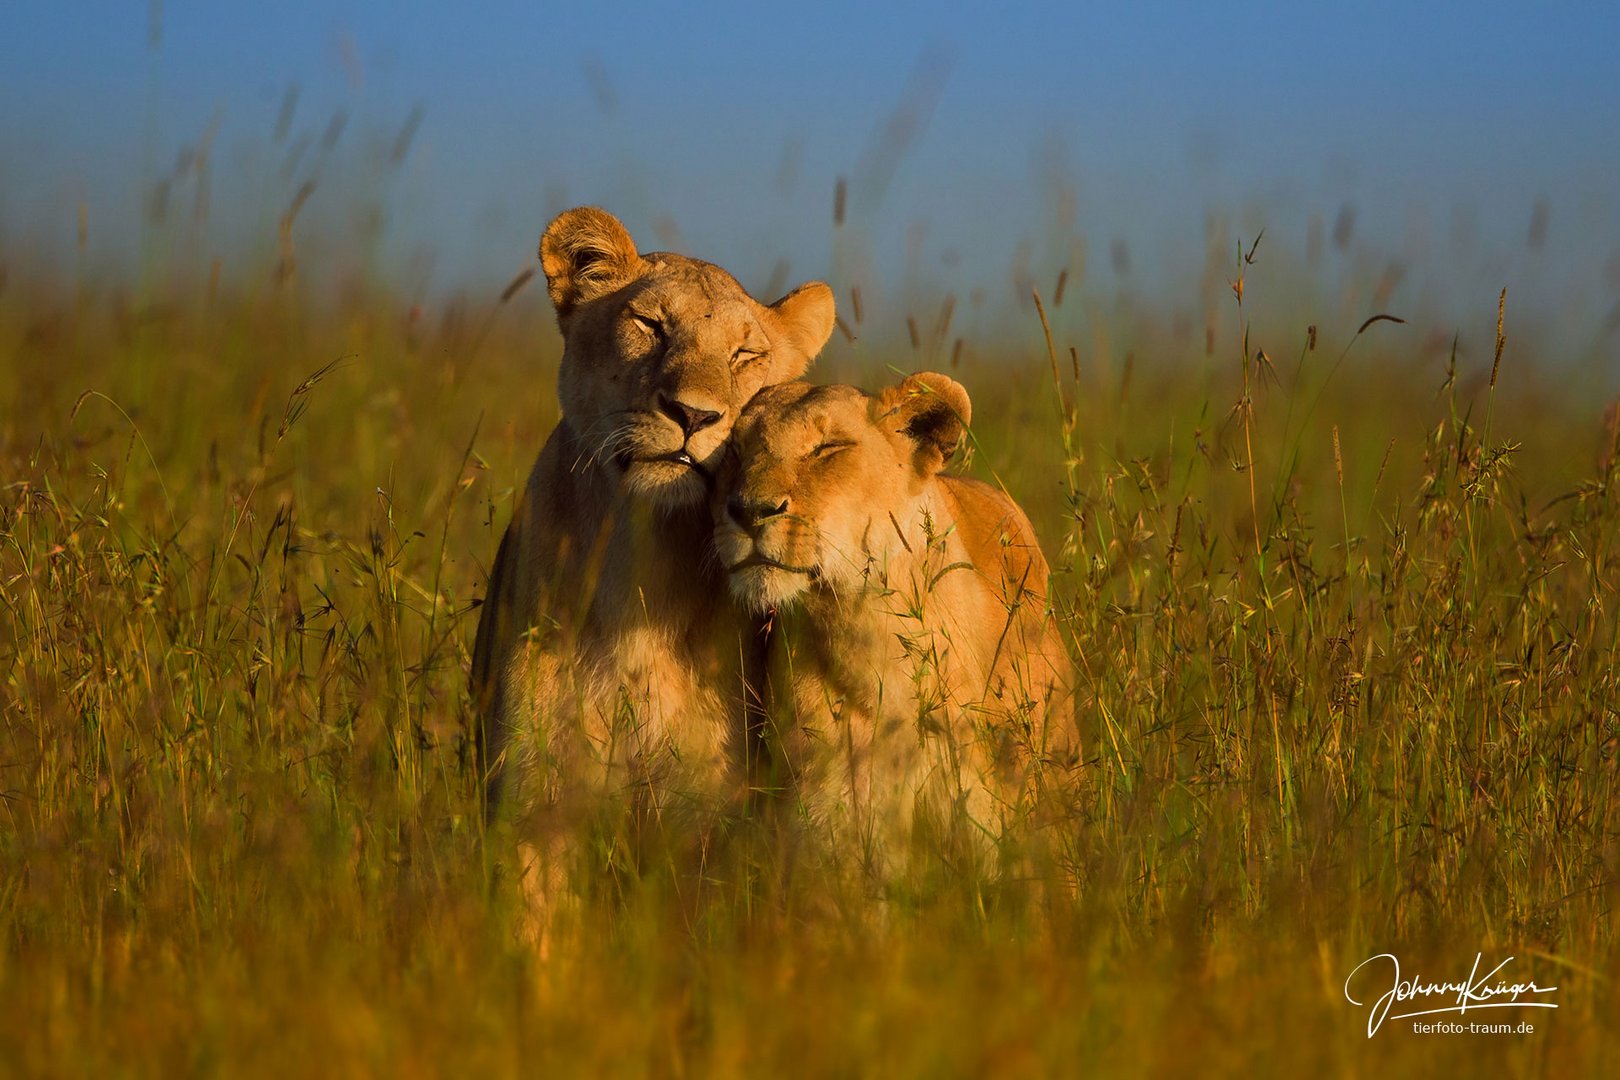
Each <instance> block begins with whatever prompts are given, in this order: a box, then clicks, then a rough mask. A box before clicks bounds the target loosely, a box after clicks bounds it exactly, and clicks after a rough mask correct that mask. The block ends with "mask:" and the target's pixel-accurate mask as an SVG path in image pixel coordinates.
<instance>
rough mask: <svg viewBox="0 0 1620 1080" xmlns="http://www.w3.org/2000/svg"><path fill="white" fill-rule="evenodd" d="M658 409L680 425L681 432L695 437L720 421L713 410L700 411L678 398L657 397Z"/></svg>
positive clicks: (661, 395)
mask: <svg viewBox="0 0 1620 1080" xmlns="http://www.w3.org/2000/svg"><path fill="white" fill-rule="evenodd" d="M658 408H659V409H661V410H662V411H663V413H664V415H665V416H667V417H669V418H670V419H671V420H673V421H675V422H676V423H677V424H679V425H681V430H682V431H684V432H686V434H687V435H695V434H697V433H698V432H699V431H702V430H703V429H704V428H706V427H708V426H709V425H710V424H712V423H714V422H715V421H716V420H718V419H720V414H719V413H717V412H715V411H714V410H713V409H700V408H698V407H697V406H696V405H688V404H687V403H686V402H684V401H681V400H680V399H679V398H672V397H668V396H666V395H664V394H659V395H658Z"/></svg>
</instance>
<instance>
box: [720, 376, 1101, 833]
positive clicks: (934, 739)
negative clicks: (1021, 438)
mask: <svg viewBox="0 0 1620 1080" xmlns="http://www.w3.org/2000/svg"><path fill="white" fill-rule="evenodd" d="M969 409H970V403H969V401H968V396H967V393H966V392H965V391H964V390H963V389H962V387H961V386H960V385H959V384H957V383H956V382H955V381H953V380H951V379H949V378H947V377H945V376H944V375H938V374H934V373H927V372H925V373H922V374H919V375H913V376H910V377H908V378H907V379H905V380H904V381H903V382H902V383H900V385H898V386H895V387H891V388H889V389H887V390H885V391H883V392H882V393H881V394H879V395H878V396H876V397H872V396H869V395H867V394H865V393H863V392H862V391H860V390H857V389H855V388H853V387H848V386H811V385H808V384H806V383H801V382H795V383H788V384H785V385H781V386H776V387H771V388H769V389H767V390H765V391H762V392H761V393H760V394H759V395H758V396H757V397H756V398H755V399H754V400H753V402H752V403H751V404H750V405H749V407H748V408H747V409H746V410H745V411H744V413H743V415H742V418H741V419H740V420H739V421H738V424H737V427H736V430H735V431H734V433H733V446H734V448H735V454H734V455H733V457H732V459H731V460H730V462H729V464H728V469H727V473H726V475H725V476H724V478H723V480H722V483H721V484H720V485H719V487H718V489H717V494H716V497H715V500H714V512H715V544H716V551H717V553H718V554H719V556H720V559H721V562H722V563H723V564H724V565H725V567H726V569H727V571H728V573H729V576H730V587H731V591H732V594H733V596H735V597H736V599H737V600H738V602H739V603H740V604H742V605H743V606H744V607H745V608H747V609H750V610H753V611H758V612H761V613H770V614H771V615H772V617H773V625H772V644H771V655H770V662H769V663H770V668H769V670H770V676H769V698H770V700H769V704H768V708H767V714H766V722H765V723H764V725H763V733H764V735H765V741H766V746H767V747H768V748H769V751H770V754H769V758H770V760H772V763H773V765H774V766H775V767H776V768H777V769H778V775H777V777H776V778H775V781H774V782H775V783H779V784H782V785H783V786H786V787H787V788H788V789H789V790H790V792H791V794H792V795H793V796H794V797H796V799H797V800H798V802H799V804H800V805H801V806H802V807H803V809H804V810H805V811H806V812H807V814H808V816H809V817H810V819H811V821H812V822H815V823H817V824H818V825H820V826H824V827H828V828H831V829H832V830H834V832H835V834H837V835H838V836H840V837H841V838H843V839H844V840H847V839H849V838H851V837H853V838H854V839H856V840H861V839H863V838H869V839H871V840H872V841H874V844H873V847H872V849H871V852H870V853H871V854H873V855H874V856H875V859H876V861H877V862H879V863H881V862H882V861H883V860H884V859H885V858H886V857H887V856H889V855H891V854H893V853H894V852H893V848H894V845H895V843H896V842H898V841H900V840H902V839H903V838H904V837H905V836H906V835H907V834H909V833H910V832H911V827H912V823H913V818H914V811H915V810H916V809H917V808H919V807H926V808H928V810H929V812H930V815H931V817H930V820H932V821H936V822H941V823H945V824H947V825H948V826H952V827H955V826H962V825H966V826H967V827H968V830H969V831H970V832H974V833H977V834H978V835H979V836H980V837H985V836H993V835H995V833H996V829H997V826H998V818H999V816H1000V812H1001V809H1002V807H1003V806H1004V805H1005V804H1007V803H1008V802H1011V801H1014V800H1016V799H1017V797H1018V791H1019V789H1020V787H1021V786H1022V784H1023V783H1024V781H1025V779H1026V778H1027V777H1028V775H1029V773H1030V766H1031V765H1032V764H1033V763H1034V762H1035V761H1036V760H1037V759H1039V758H1043V757H1045V758H1050V757H1053V756H1057V757H1064V756H1066V755H1067V754H1068V753H1069V752H1070V747H1071V745H1072V742H1071V738H1070V733H1071V731H1072V724H1070V723H1069V722H1067V721H1059V720H1058V716H1059V714H1060V713H1062V712H1063V706H1064V704H1066V692H1067V688H1068V685H1069V682H1070V679H1071V670H1070V662H1069V659H1068V655H1067V653H1066V652H1065V650H1064V648H1063V644H1062V641H1061V639H1060V638H1059V636H1058V633H1057V628H1056V625H1055V623H1054V621H1053V619H1052V618H1051V615H1050V613H1049V612H1048V610H1047V605H1046V587H1047V575H1048V570H1047V564H1046V560H1045V558H1044V557H1043V556H1042V555H1041V551H1040V547H1039V544H1038V543H1037V541H1036V538H1035V534H1034V531H1033V529H1032V528H1031V526H1030V524H1029V520H1028V518H1026V517H1025V515H1024V513H1023V511H1022V510H1020V509H1019V508H1018V506H1017V504H1016V503H1014V502H1013V501H1012V499H1010V498H1008V496H1007V495H1006V494H1005V493H1003V492H1002V491H1000V490H998V489H996V488H994V487H991V486H990V485H988V484H985V483H982V482H980V481H977V480H972V479H968V478H965V477H959V476H947V475H943V474H942V473H941V472H940V470H941V469H942V468H943V467H944V465H945V463H946V461H947V460H948V459H949V458H950V456H951V454H952V453H953V452H954V451H955V449H956V446H957V444H958V441H959V440H960V438H961V436H962V432H963V430H964V427H965V425H966V424H967V422H968V419H969ZM1049 716H1050V717H1051V718H1052V719H1053V721H1054V722H1053V723H1052V724H1051V725H1050V728H1049V727H1048V723H1047V721H1048V717H1049ZM958 811H961V812H965V815H966V817H965V818H964V817H962V816H961V814H959V813H958ZM953 823H954V824H953ZM852 830H853V832H852ZM979 847H980V850H982V847H983V845H982V844H981V845H979Z"/></svg>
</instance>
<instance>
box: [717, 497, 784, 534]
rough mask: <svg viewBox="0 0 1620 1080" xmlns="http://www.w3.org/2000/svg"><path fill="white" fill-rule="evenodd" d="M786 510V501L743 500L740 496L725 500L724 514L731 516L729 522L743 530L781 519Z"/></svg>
mask: <svg viewBox="0 0 1620 1080" xmlns="http://www.w3.org/2000/svg"><path fill="white" fill-rule="evenodd" d="M787 508H788V501H787V500H786V499H745V498H743V497H742V496H741V495H733V496H732V497H731V498H729V499H727V500H726V512H727V513H729V514H730V515H731V520H733V521H735V522H736V523H737V524H738V525H741V526H742V527H743V528H745V529H752V528H753V527H754V526H756V525H758V524H759V523H760V522H762V521H768V520H770V519H771V518H774V517H781V516H782V515H783V514H785V513H787Z"/></svg>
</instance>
